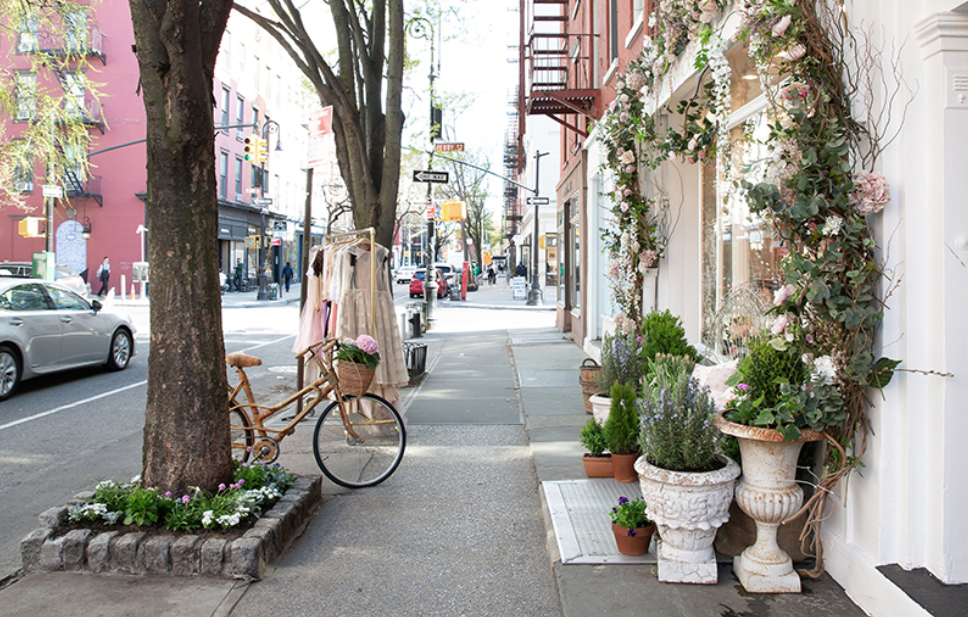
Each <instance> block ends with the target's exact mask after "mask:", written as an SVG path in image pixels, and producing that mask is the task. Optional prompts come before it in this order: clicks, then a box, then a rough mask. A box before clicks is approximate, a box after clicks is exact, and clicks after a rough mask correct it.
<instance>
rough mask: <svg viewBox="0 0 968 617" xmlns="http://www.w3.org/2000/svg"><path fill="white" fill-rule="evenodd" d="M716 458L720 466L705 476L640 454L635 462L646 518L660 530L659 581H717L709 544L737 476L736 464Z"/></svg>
mask: <svg viewBox="0 0 968 617" xmlns="http://www.w3.org/2000/svg"><path fill="white" fill-rule="evenodd" d="M718 458H719V460H720V461H721V462H722V463H723V467H722V468H721V469H716V470H714V471H706V472H686V471H670V470H668V469H662V468H660V467H656V466H654V465H652V464H650V463H649V462H648V460H647V459H646V457H644V456H641V457H639V460H638V461H637V462H636V463H635V470H636V471H637V472H638V473H639V485H640V486H641V488H642V497H643V498H644V499H645V503H646V504H648V505H647V506H646V515H647V516H648V517H649V519H650V520H652V521H654V522H655V525H656V527H657V528H658V530H659V538H660V539H659V542H658V544H657V547H658V548H657V551H656V553H657V556H658V568H657V571H658V577H659V580H660V581H663V582H665V583H702V584H707V585H715V584H716V582H717V580H718V573H717V567H716V552H715V551H714V550H713V541H714V540H715V539H716V530H717V529H718V528H719V526H720V525H722V524H723V523H725V522H726V521H727V520H728V519H729V504H730V502H731V501H732V500H733V482H734V481H735V480H736V477H737V476H738V475H739V473H740V469H739V465H737V464H736V462H735V461H733V460H732V459H729V458H727V457H725V456H722V455H719V456H718Z"/></svg>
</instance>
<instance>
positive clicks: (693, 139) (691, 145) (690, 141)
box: [686, 137, 696, 150]
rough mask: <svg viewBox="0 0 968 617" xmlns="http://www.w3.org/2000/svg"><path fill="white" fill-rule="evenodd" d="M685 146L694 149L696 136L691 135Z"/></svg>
mask: <svg viewBox="0 0 968 617" xmlns="http://www.w3.org/2000/svg"><path fill="white" fill-rule="evenodd" d="M686 148H688V149H690V150H695V149H696V138H695V137H693V138H692V139H690V140H689V144H688V145H687V146H686Z"/></svg>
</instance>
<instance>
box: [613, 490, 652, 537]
mask: <svg viewBox="0 0 968 617" xmlns="http://www.w3.org/2000/svg"><path fill="white" fill-rule="evenodd" d="M608 515H609V516H610V517H612V522H613V523H615V524H616V525H618V526H619V527H624V528H625V529H628V534H629V537H632V538H634V537H635V530H636V529H641V528H642V527H648V526H649V525H651V524H652V521H650V520H649V517H648V516H646V515H645V501H644V500H643V499H642V498H641V497H640V498H638V499H636V500H634V501H633V500H631V499H629V498H628V497H619V498H618V506H616V507H614V508H612V510H611V511H610V512H609V513H608Z"/></svg>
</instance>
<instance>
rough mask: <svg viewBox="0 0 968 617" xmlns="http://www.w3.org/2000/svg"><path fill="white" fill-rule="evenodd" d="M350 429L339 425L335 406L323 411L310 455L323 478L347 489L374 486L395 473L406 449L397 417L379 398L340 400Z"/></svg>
mask: <svg viewBox="0 0 968 617" xmlns="http://www.w3.org/2000/svg"><path fill="white" fill-rule="evenodd" d="M343 404H344V405H345V406H346V414H347V420H348V422H349V426H350V428H351V429H352V430H353V432H355V433H356V434H357V435H358V436H359V437H360V439H359V440H357V439H356V438H354V437H353V436H352V435H351V433H350V432H349V430H347V427H346V426H345V425H344V424H343V418H342V415H341V414H340V408H339V402H337V401H334V402H333V403H331V404H330V405H329V407H327V408H326V411H324V412H323V415H322V416H320V418H319V421H318V422H317V423H316V430H315V432H314V433H313V454H314V455H315V456H316V464H317V465H319V468H320V470H322V472H323V473H324V474H326V477H327V478H329V479H330V480H332V481H333V482H335V483H336V484H339V485H340V486H345V487H347V488H362V487H365V486H375V485H377V484H379V483H380V482H383V481H384V480H386V479H387V478H389V477H390V475H391V474H392V473H393V472H394V471H396V469H397V466H399V465H400V461H401V460H402V459H403V451H404V448H405V447H406V445H407V431H406V429H405V428H404V426H403V420H401V419H400V414H399V413H397V410H396V409H394V408H393V405H391V404H390V403H388V402H387V401H386V400H384V399H383V398H380V397H379V396H376V395H375V394H364V395H363V396H362V397H360V398H355V397H344V398H343Z"/></svg>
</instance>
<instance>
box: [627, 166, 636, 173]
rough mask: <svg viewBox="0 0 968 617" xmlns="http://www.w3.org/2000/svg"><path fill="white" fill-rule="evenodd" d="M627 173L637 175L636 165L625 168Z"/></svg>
mask: <svg viewBox="0 0 968 617" xmlns="http://www.w3.org/2000/svg"><path fill="white" fill-rule="evenodd" d="M625 173H627V174H634V173H635V165H629V166H627V167H626V168H625Z"/></svg>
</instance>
